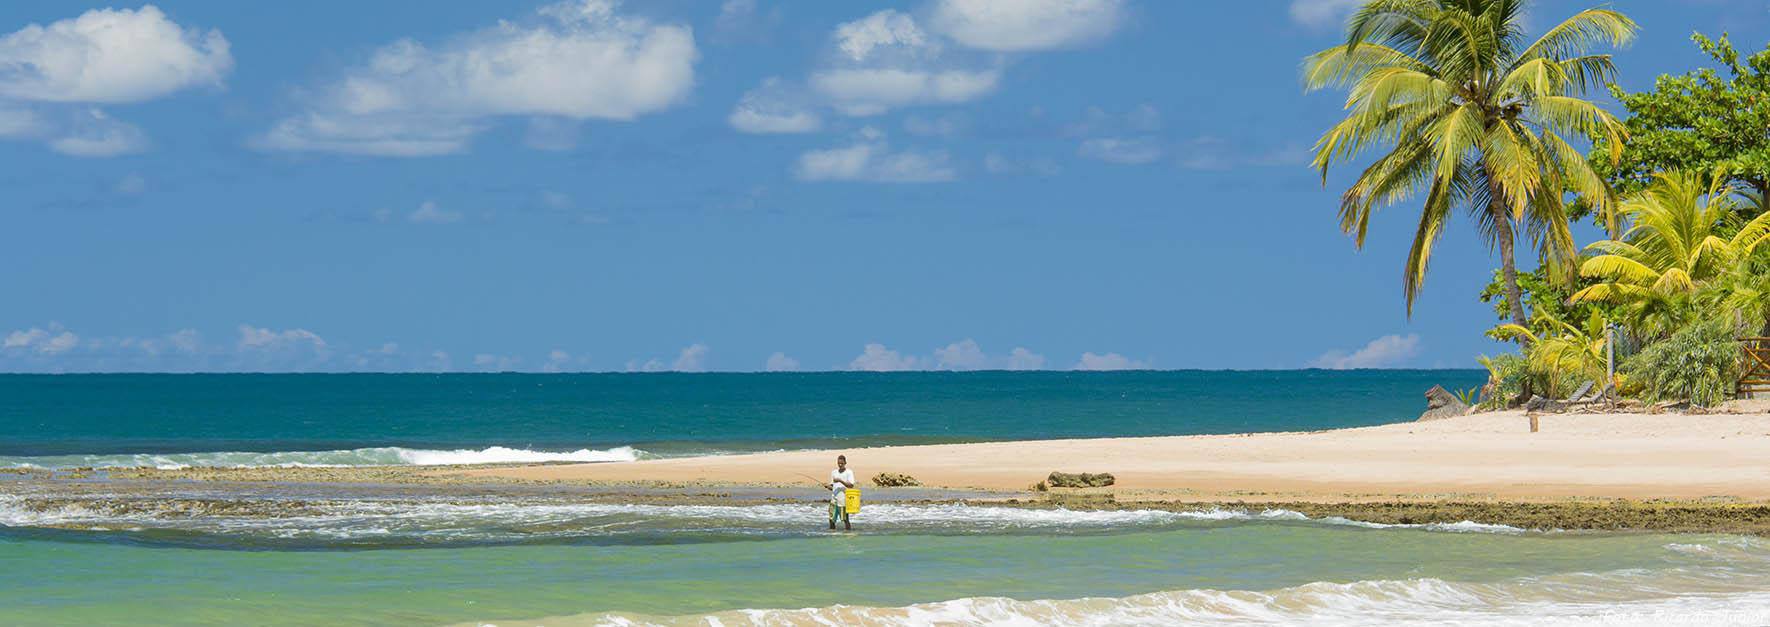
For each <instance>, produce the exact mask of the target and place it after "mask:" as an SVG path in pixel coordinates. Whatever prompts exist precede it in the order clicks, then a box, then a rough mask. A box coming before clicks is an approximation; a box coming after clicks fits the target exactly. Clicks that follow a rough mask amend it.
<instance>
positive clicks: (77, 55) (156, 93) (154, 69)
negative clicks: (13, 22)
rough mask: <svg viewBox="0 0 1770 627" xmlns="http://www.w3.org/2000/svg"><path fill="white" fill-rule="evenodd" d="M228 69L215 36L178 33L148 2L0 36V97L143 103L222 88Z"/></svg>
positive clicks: (222, 40) (223, 42)
mask: <svg viewBox="0 0 1770 627" xmlns="http://www.w3.org/2000/svg"><path fill="white" fill-rule="evenodd" d="M233 63H234V62H233V57H232V56H231V55H230V53H229V51H228V43H227V38H226V37H223V36H222V35H221V32H220V31H217V30H209V31H207V32H204V31H200V30H198V29H194V28H192V29H185V28H181V27H179V25H178V24H176V23H173V22H172V21H171V20H169V19H166V14H165V13H162V12H161V11H160V9H158V8H156V7H154V6H153V5H151V4H150V5H147V6H144V7H142V8H141V9H139V10H130V9H94V10H91V11H87V12H85V13H82V14H80V16H79V17H75V18H71V19H65V20H60V21H57V22H52V23H50V24H49V25H48V26H41V25H37V24H32V25H29V26H26V27H24V28H22V29H19V30H17V31H14V32H13V33H11V34H8V35H6V36H4V37H0V99H10V100H28V101H42V102H84V103H125V102H140V101H143V100H151V99H154V98H159V97H161V96H165V95H167V94H170V93H172V92H175V91H178V90H180V89H184V88H186V87H192V86H197V85H220V84H221V79H222V77H223V76H225V75H227V73H228V71H230V70H232V69H233Z"/></svg>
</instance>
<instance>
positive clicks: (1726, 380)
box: [1623, 319, 1743, 407]
mask: <svg viewBox="0 0 1770 627" xmlns="http://www.w3.org/2000/svg"><path fill="white" fill-rule="evenodd" d="M1741 361H1742V354H1741V352H1740V347H1739V341H1738V340H1737V339H1736V338H1735V337H1734V328H1733V324H1732V323H1731V322H1730V321H1728V320H1726V319H1711V320H1706V321H1703V322H1699V323H1696V324H1692V325H1690V326H1687V327H1685V328H1683V329H1681V330H1679V331H1678V332H1676V333H1673V334H1672V335H1671V337H1668V338H1666V339H1664V340H1660V341H1658V342H1655V343H1653V344H1651V345H1648V346H1647V347H1646V348H1643V349H1641V352H1639V353H1637V354H1635V355H1634V356H1633V357H1630V358H1629V359H1628V360H1627V361H1624V362H1623V370H1624V372H1625V373H1627V374H1628V376H1629V378H1630V380H1631V382H1634V381H1638V382H1639V383H1640V385H1641V388H1642V392H1643V395H1644V396H1645V398H1646V399H1647V400H1648V401H1650V402H1652V401H1662V400H1678V401H1689V402H1690V404H1691V405H1693V406H1696V407H1713V406H1715V405H1719V404H1720V403H1721V401H1724V400H1726V399H1727V397H1728V396H1729V395H1731V394H1732V393H1733V386H1734V384H1735V383H1736V382H1738V381H1739V375H1740V370H1741V368H1742V367H1743V364H1742V363H1741Z"/></svg>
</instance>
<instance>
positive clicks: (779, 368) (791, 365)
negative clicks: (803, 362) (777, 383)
mask: <svg viewBox="0 0 1770 627" xmlns="http://www.w3.org/2000/svg"><path fill="white" fill-rule="evenodd" d="M766 368H767V370H768V371H769V372H792V371H795V370H798V369H799V360H797V359H793V358H792V357H788V356H787V354H786V353H781V352H776V353H775V354H773V355H769V356H768V364H767V366H766Z"/></svg>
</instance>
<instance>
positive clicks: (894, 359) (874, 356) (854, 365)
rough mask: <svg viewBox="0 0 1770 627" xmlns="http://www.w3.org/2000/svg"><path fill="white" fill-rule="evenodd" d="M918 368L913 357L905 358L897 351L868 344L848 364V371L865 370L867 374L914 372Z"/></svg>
mask: <svg viewBox="0 0 1770 627" xmlns="http://www.w3.org/2000/svg"><path fill="white" fill-rule="evenodd" d="M917 366H918V363H917V360H916V358H915V357H909V356H905V355H903V354H900V353H898V352H897V351H894V350H891V349H888V348H885V345H884V344H868V345H866V347H865V348H864V349H862V350H861V353H860V355H859V356H857V357H855V358H854V360H853V361H850V362H848V369H849V370H865V371H868V372H897V371H903V370H915V369H916V368H917Z"/></svg>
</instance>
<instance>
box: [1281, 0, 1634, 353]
mask: <svg viewBox="0 0 1770 627" xmlns="http://www.w3.org/2000/svg"><path fill="white" fill-rule="evenodd" d="M1523 8H1524V1H1523V0H1371V1H1370V2H1367V3H1366V4H1365V5H1364V7H1363V8H1361V9H1359V11H1358V12H1357V13H1356V14H1354V15H1353V17H1352V18H1351V20H1349V21H1348V22H1347V27H1346V44H1345V45H1343V46H1335V47H1333V48H1329V49H1327V50H1323V51H1321V52H1318V53H1316V54H1314V55H1312V56H1310V57H1309V58H1307V59H1306V60H1305V61H1304V64H1303V75H1304V81H1305V83H1306V84H1307V87H1308V88H1309V89H1311V90H1313V89H1320V88H1323V87H1327V86H1345V87H1348V88H1349V94H1348V96H1347V99H1346V110H1347V115H1346V118H1345V119H1344V120H1341V121H1340V122H1339V123H1338V124H1335V125H1334V126H1333V127H1332V128H1330V129H1328V131H1327V132H1326V133H1324V134H1323V135H1322V137H1321V139H1320V140H1319V141H1317V142H1316V146H1315V160H1314V167H1315V168H1316V169H1318V170H1320V171H1321V174H1322V182H1323V183H1324V184H1325V183H1326V181H1327V172H1328V170H1329V168H1330V166H1332V165H1333V164H1334V162H1335V161H1336V160H1339V159H1347V158H1351V157H1354V156H1356V155H1359V154H1361V153H1363V152H1364V151H1366V150H1367V149H1370V148H1371V147H1373V146H1377V145H1382V146H1384V147H1386V149H1387V152H1386V153H1384V154H1382V155H1381V156H1379V157H1377V158H1376V160H1375V162H1374V163H1372V164H1371V165H1370V166H1369V167H1367V168H1365V169H1364V171H1363V172H1361V173H1360V174H1359V176H1358V179H1357V181H1356V182H1354V183H1353V184H1352V186H1351V187H1350V188H1348V189H1347V190H1346V192H1345V193H1344V194H1343V195H1342V196H1341V200H1340V227H1341V229H1343V230H1344V231H1346V232H1347V233H1349V234H1352V236H1353V238H1354V240H1355V242H1356V244H1357V245H1358V246H1359V247H1363V245H1364V237H1365V233H1366V229H1367V226H1368V224H1369V222H1370V217H1371V214H1372V213H1373V212H1374V211H1375V209H1377V208H1379V207H1380V206H1382V205H1388V204H1393V203H1395V202H1399V201H1401V200H1403V199H1405V198H1408V197H1410V196H1412V195H1413V194H1415V193H1417V192H1419V191H1421V190H1422V189H1423V190H1424V191H1425V195H1426V197H1425V203H1424V205H1423V206H1422V208H1421V211H1420V220H1419V226H1418V227H1417V228H1416V230H1415V232H1414V239H1413V246H1412V248H1411V249H1410V250H1409V251H1408V256H1407V264H1406V269H1405V272H1404V277H1403V279H1404V280H1403V291H1404V293H1405V295H1406V299H1407V311H1408V315H1410V316H1411V315H1412V314H1413V303H1414V298H1415V296H1416V295H1417V294H1418V292H1419V290H1420V287H1421V285H1422V284H1423V283H1424V282H1425V277H1426V265H1427V263H1428V262H1429V261H1430V260H1431V257H1432V246H1433V244H1434V243H1435V242H1436V241H1437V239H1438V237H1439V235H1440V234H1441V233H1442V232H1443V230H1444V224H1445V221H1446V220H1447V218H1448V216H1449V215H1450V212H1451V211H1452V209H1453V208H1458V207H1460V208H1462V209H1464V210H1466V211H1468V212H1469V213H1470V214H1471V216H1472V217H1473V218H1474V219H1475V222H1476V224H1477V225H1478V226H1479V228H1480V231H1481V234H1482V236H1483V237H1484V238H1485V239H1486V240H1487V243H1488V244H1489V246H1490V248H1497V249H1498V251H1499V255H1500V264H1501V273H1502V278H1503V280H1504V283H1505V289H1506V296H1507V297H1508V299H1509V300H1510V301H1511V309H1512V311H1511V317H1512V321H1513V322H1514V323H1516V324H1519V325H1524V324H1526V323H1527V319H1526V317H1525V313H1524V305H1523V300H1522V298H1520V294H1519V289H1518V277H1517V267H1516V263H1515V260H1514V256H1515V255H1514V246H1515V245H1516V239H1517V237H1518V234H1519V231H1520V230H1521V229H1522V230H1523V231H1525V234H1527V235H1528V236H1529V237H1530V238H1531V240H1532V241H1533V242H1534V243H1535V244H1536V245H1537V246H1538V247H1539V248H1540V251H1541V253H1540V254H1541V255H1542V258H1543V260H1544V261H1545V262H1547V263H1551V264H1555V265H1556V266H1557V267H1560V268H1564V269H1565V270H1570V269H1571V266H1572V261H1573V259H1574V252H1575V251H1574V246H1573V238H1572V235H1571V234H1570V233H1569V232H1568V227H1567V222H1568V220H1567V209H1566V204H1565V202H1564V201H1565V200H1566V199H1567V194H1569V193H1571V194H1575V195H1577V197H1578V198H1579V199H1580V200H1582V201H1584V202H1587V203H1591V205H1592V206H1593V207H1595V208H1597V209H1598V210H1599V211H1600V214H1601V215H1604V216H1606V218H1607V219H1611V218H1610V216H1612V211H1611V210H1612V209H1613V205H1614V201H1613V199H1612V198H1611V194H1610V191H1609V188H1608V187H1606V186H1605V184H1604V182H1603V180H1602V179H1601V178H1600V177H1599V176H1598V174H1597V173H1596V172H1594V171H1593V170H1592V168H1591V166H1590V164H1589V163H1588V162H1587V161H1586V157H1585V154H1584V153H1582V152H1580V150H1578V149H1576V148H1575V147H1574V142H1577V141H1580V140H1582V139H1584V140H1589V139H1592V138H1595V137H1603V138H1605V139H1606V140H1608V141H1609V142H1610V143H1609V145H1610V146H1612V147H1613V150H1620V147H1621V145H1622V142H1621V141H1620V139H1621V137H1622V134H1623V132H1624V131H1623V127H1622V125H1621V123H1619V122H1618V121H1617V120H1616V118H1615V117H1614V116H1612V115H1610V114H1609V113H1607V112H1605V111H1604V110H1603V109H1602V108H1600V107H1599V106H1598V105H1596V104H1594V103H1592V102H1591V101H1588V100H1585V99H1583V98H1581V97H1580V96H1582V95H1583V94H1585V93H1586V92H1587V91H1588V90H1589V89H1591V88H1594V87H1597V86H1599V85H1603V84H1607V83H1608V82H1609V81H1610V78H1611V76H1613V75H1614V73H1615V68H1614V67H1613V66H1612V64H1611V60H1610V55H1607V54H1590V53H1588V50H1590V49H1591V48H1593V47H1594V45H1595V44H1598V43H1601V42H1608V43H1610V44H1612V45H1622V44H1625V43H1627V42H1628V41H1629V40H1631V39H1632V38H1633V37H1634V33H1635V23H1634V21H1632V20H1630V19H1629V18H1628V17H1627V16H1624V15H1623V14H1621V13H1618V12H1616V11H1612V10H1608V9H1587V10H1585V11H1581V12H1579V13H1577V14H1575V15H1574V16H1572V17H1569V18H1567V20H1566V21H1563V22H1561V23H1560V24H1556V25H1555V26H1554V27H1552V28H1550V29H1549V30H1548V31H1547V32H1545V33H1543V35H1542V36H1541V37H1538V38H1537V39H1536V40H1534V41H1527V40H1526V39H1525V37H1524V34H1523V32H1522V28H1521V25H1520V21H1521V15H1522V13H1523ZM1611 227H1612V230H1613V232H1614V228H1615V225H1614V221H1613V219H1612V223H1611ZM1563 274H1565V272H1564V273H1563Z"/></svg>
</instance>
